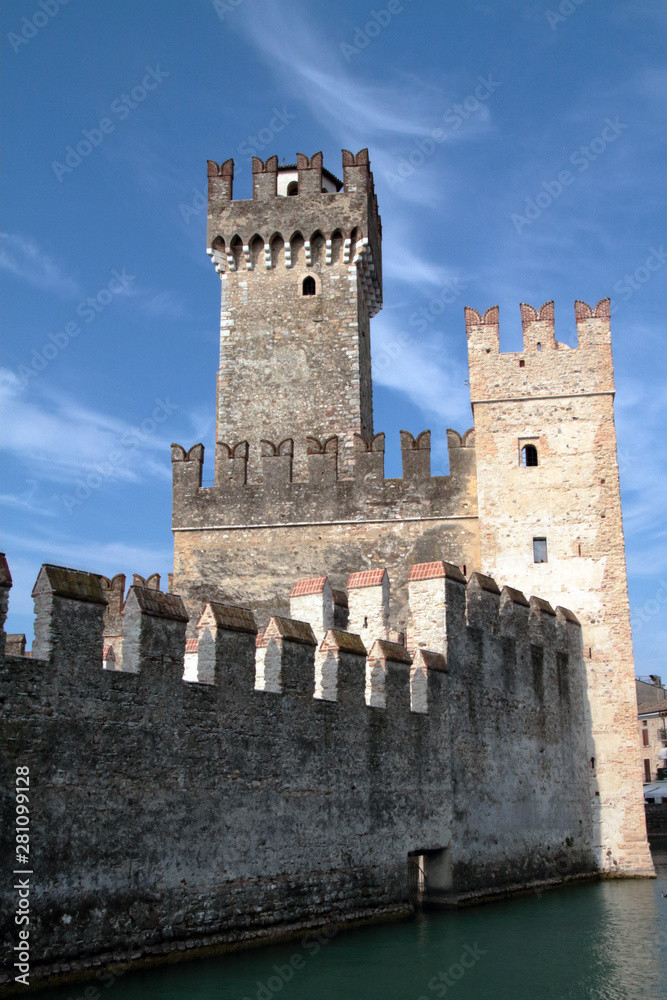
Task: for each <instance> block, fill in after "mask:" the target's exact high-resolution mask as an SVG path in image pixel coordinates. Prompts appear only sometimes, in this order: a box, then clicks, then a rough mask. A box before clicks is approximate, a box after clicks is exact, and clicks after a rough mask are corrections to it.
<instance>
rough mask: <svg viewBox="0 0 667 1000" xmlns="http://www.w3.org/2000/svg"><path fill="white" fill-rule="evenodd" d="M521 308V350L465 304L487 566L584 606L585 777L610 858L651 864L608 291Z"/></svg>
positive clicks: (613, 867)
mask: <svg viewBox="0 0 667 1000" xmlns="http://www.w3.org/2000/svg"><path fill="white" fill-rule="evenodd" d="M575 315H576V323H577V331H578V338H579V344H578V347H576V348H570V347H568V346H566V345H565V344H561V343H559V342H558V341H556V339H555V335H554V308H553V302H547V303H545V305H543V306H542V308H541V309H540V310H539V312H538V311H537V310H535V309H534V308H532V306H529V305H522V306H521V318H522V325H523V351H522V352H520V353H503V354H501V353H500V349H499V339H498V309H497V307H495V308H492V309H488V310H487V311H486V312H485V313H484V315H483V316H480V315H479V313H477V312H476V311H475V310H474V309H466V331H467V336H468V351H469V365H470V392H471V402H472V407H473V413H474V421H475V438H476V451H477V480H478V485H477V489H478V510H479V539H480V557H481V563H482V570H483V572H485V573H489V574H492V575H494V576H495V577H496V578H497V579H500V580H507V581H511V582H512V585H513V586H515V587H520V588H521V589H522V590H524V591H525V593H526V594H540V595H542V596H543V597H546V598H547V599H548V600H549V601H551V603H552V604H553V605H554V606H555V605H556V604H567V605H568V606H569V607H571V608H574V609H575V610H576V613H577V615H578V616H579V617H580V620H581V622H582V626H583V641H584V656H585V663H586V667H587V678H588V703H589V711H590V723H591V724H590V747H589V750H590V752H589V758H590V777H591V795H592V801H593V806H594V817H595V818H596V821H597V823H598V836H597V837H596V841H597V850H598V851H599V862H600V867H601V870H603V871H606V872H608V873H609V874H614V873H616V872H617V873H625V872H632V873H642V872H643V871H646V872H649V873H650V871H651V861H650V855H649V852H648V848H647V843H646V832H645V825H644V810H643V802H642V795H641V786H640V783H639V780H638V775H639V773H640V771H639V751H638V747H637V715H636V704H635V696H634V669H633V656H632V637H631V632H630V614H629V605H628V594H627V579H626V567H625V545H624V539H623V524H622V519H621V501H620V489H619V473H618V463H617V452H616V432H615V427H614V409H613V407H614V371H613V363H612V354H611V334H610V325H609V317H610V303H609V300H608V299H605V300H603V301H601V302H599V303H598V304H597V306H596V307H595V308H594V309H591V308H590V306H588V305H587V304H586V303H584V302H577V303H576V304H575Z"/></svg>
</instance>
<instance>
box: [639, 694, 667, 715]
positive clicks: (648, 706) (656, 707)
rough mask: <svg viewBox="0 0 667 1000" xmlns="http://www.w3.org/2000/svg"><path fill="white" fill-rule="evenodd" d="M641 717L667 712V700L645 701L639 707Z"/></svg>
mask: <svg viewBox="0 0 667 1000" xmlns="http://www.w3.org/2000/svg"><path fill="white" fill-rule="evenodd" d="M637 710H638V714H639V715H652V714H654V713H656V714H657V713H658V712H667V698H663V699H662V701H643V702H642V703H641V704H640V705H638V706H637Z"/></svg>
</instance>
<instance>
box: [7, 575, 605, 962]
mask: <svg viewBox="0 0 667 1000" xmlns="http://www.w3.org/2000/svg"><path fill="white" fill-rule="evenodd" d="M46 569H47V570H48V569H49V568H48V567H47V568H46ZM82 577H86V578H87V579H83V578H77V579H76V580H74V583H75V584H76V586H70V587H69V589H67V595H66V596H64V595H63V594H59V593H58V592H57V590H58V580H56V579H55V578H54V576H53V574H50V573H49V572H45V571H42V573H41V574H40V581H41V583H40V586H39V587H36V588H35V589H36V597H35V603H36V605H37V606H38V612H39V614H40V615H42V617H43V618H47V617H49V616H50V617H51V619H52V622H51V623H49V622H48V621H44V622H43V625H44V629H43V631H44V634H48V635H49V636H50V644H49V646H48V650H46V648H45V659H43V660H35V659H33V660H29V659H28V660H26V659H25V658H18V657H8V658H6V659H3V660H1V661H0V698H1V699H2V703H3V706H4V710H3V714H2V717H1V720H0V727H1V728H0V739H1V740H2V745H3V746H4V747H6V748H7V752H6V754H5V755H3V758H2V762H1V763H0V771H1V773H0V788H1V789H2V792H1V794H2V808H3V813H4V814H5V815H6V814H8V813H9V811H10V810H11V808H12V803H13V799H12V797H11V795H12V787H13V784H14V781H13V775H14V773H15V768H16V766H18V765H21V766H25V765H27V766H29V768H30V781H31V788H32V789H34V792H33V793H32V794H33V795H34V801H33V805H32V807H31V827H30V830H31V862H32V864H33V866H34V870H35V871H36V872H38V873H39V879H38V890H37V891H36V892H35V894H34V896H33V898H32V899H31V920H32V921H33V923H32V924H31V939H30V940H31V953H32V970H31V972H32V979H33V981H35V980H37V979H38V978H39V976H40V975H51V974H57V973H59V972H63V971H64V970H66V969H71V968H75V969H85V968H87V967H92V963H93V962H94V963H95V964H96V965H104V964H107V963H109V962H112V961H113V960H114V957H115V958H116V960H117V957H118V956H121V957H122V958H127V959H128V960H130V959H131V960H140V959H142V958H145V957H150V956H152V957H159V956H162V955H168V954H169V953H170V952H176V951H186V950H187V949H190V948H194V947H195V946H196V947H199V946H202V945H205V944H233V943H239V942H248V941H252V940H272V939H277V938H279V937H280V936H281V935H284V934H286V933H289V932H291V931H294V930H299V929H302V930H303V929H307V928H308V927H312V926H317V925H319V926H322V925H326V924H332V923H333V924H344V923H346V922H348V921H351V920H364V919H371V918H376V917H379V918H383V917H386V916H388V915H390V914H406V913H408V912H410V903H409V896H408V878H407V858H408V854H409V853H410V852H416V853H419V854H422V853H428V854H429V859H430V860H429V861H428V865H427V868H428V874H429V878H430V880H431V881H430V884H431V886H432V888H433V892H434V893H435V895H436V896H437V895H438V894H441V895H442V896H443V898H446V899H447V900H449V901H456V900H464V899H467V898H475V897H476V896H477V895H484V894H485V893H487V894H488V893H489V892H490V893H493V892H496V891H504V890H507V889H508V888H510V887H517V886H525V885H529V884H534V883H542V882H544V881H552V880H554V879H558V878H561V877H563V876H567V877H570V876H575V875H578V874H581V873H586V872H589V873H590V872H591V871H594V870H595V868H596V860H595V858H594V856H593V855H592V853H591V851H590V837H591V812H590V801H589V795H588V775H587V773H586V766H587V765H586V761H585V759H584V758H583V750H582V746H581V744H582V742H583V740H584V738H585V737H584V726H583V719H582V712H583V699H582V691H581V687H582V677H583V667H582V663H581V641H580V630H579V626H578V625H577V624H576V622H573V621H571V619H570V617H568V616H567V615H565V614H563V613H561V612H559V613H558V614H559V616H560V617H555V616H554V615H553V614H550V613H546V612H543V611H542V610H541V609H540V608H539V607H538V606H537V605H535V606H534V609H533V610H531V611H529V609H527V608H524V607H522V608H520V610H521V611H522V612H524V618H522V619H521V621H520V622H519V621H518V620H512V629H513V632H512V636H511V637H510V636H508V637H505V636H503V635H502V634H501V632H502V629H501V627H500V624H499V621H498V616H499V615H500V616H502V611H499V610H498V609H497V608H495V609H494V610H492V611H489V618H488V620H487V621H486V622H478V624H477V625H476V626H475V627H471V626H469V625H468V624H467V623H466V587H465V586H464V584H463V583H461V582H460V581H459V580H457V579H455V578H454V577H453V576H450V577H447V576H443V577H441V578H439V579H438V581H437V582H438V584H439V586H440V587H441V588H443V589H444V612H443V616H444V621H445V622H446V629H447V634H446V635H445V633H444V630H443V632H442V633H441V635H440V637H439V641H438V644H437V648H436V649H434V650H432V651H420V656H421V657H422V663H421V667H420V669H422V671H424V670H425V673H426V678H425V688H426V690H425V694H426V702H427V711H425V710H424V705H422V706H421V707H420V709H419V710H418V711H411V710H410V700H411V667H410V660H411V657H410V656H409V655H408V654H407V652H406V650H405V648H404V647H403V646H401V645H397V644H394V643H391V642H388V641H386V640H383V639H380V640H379V641H377V642H376V643H375V644H374V647H373V649H372V650H371V655H370V656H369V663H370V664H374V665H376V666H381V668H382V673H383V700H384V707H380V706H379V705H378V704H375V705H374V706H372V707H369V706H368V705H366V703H365V697H364V689H365V650H364V646H363V644H362V643H361V642H360V640H359V637H358V636H354V635H351V634H349V633H344V632H341V631H340V630H331V631H330V632H328V633H327V635H326V636H325V639H324V641H323V643H322V644H321V647H320V651H321V652H323V653H327V652H328V653H333V654H334V656H335V659H336V688H335V692H333V691H332V690H330V691H329V692H328V697H327V698H326V699H323V698H315V697H313V695H314V688H315V657H316V655H317V652H318V650H316V644H315V638H314V635H313V631H312V629H311V628H310V625H309V624H308V623H305V622H297V621H292V620H289V619H278V618H274V619H272V620H271V621H270V622H269V625H268V626H267V628H266V629H265V630H264V632H263V634H262V635H261V636H260V637H259V638H260V644H259V645H256V641H255V634H254V623H253V621H252V616H251V615H249V613H248V611H247V610H246V609H239V608H220V607H219V606H216V605H215V604H211V605H210V606H209V607H208V608H207V609H206V611H205V613H204V615H203V616H202V620H201V621H200V622H199V624H200V626H201V628H200V646H201V645H202V644H204V645H205V641H204V640H205V637H206V636H208V637H209V639H208V640H207V641H209V642H210V643H211V645H210V647H209V648H208V649H207V650H205V651H204V655H205V660H206V663H207V664H208V672H209V676H208V677H207V679H206V681H207V682H206V683H197V682H195V683H187V682H185V681H184V680H183V679H182V677H183V672H184V655H185V620H184V619H185V612H184V608H183V605H182V603H181V602H180V599H179V598H178V597H177V596H176V595H173V594H162V593H160V592H157V591H154V590H152V589H148V588H142V587H133V588H131V590H130V592H129V594H128V599H127V603H126V611H125V616H124V628H125V636H124V643H125V647H126V658H125V663H126V669H124V670H122V671H110V670H103V669H102V663H101V656H102V644H103V615H104V605H103V604H101V603H97V601H96V600H90V599H89V598H90V595H97V594H98V593H102V589H101V586H100V587H99V591H98V590H97V588H96V586H95V580H96V579H97V580H98V581H99V578H96V577H94V575H92V574H83V575H82ZM70 582H71V581H70ZM49 587H50V588H51V589H50V590H49ZM63 589H64V588H63ZM474 589H475V588H474V586H471V587H469V588H468V590H469V594H470V595H471V597H474ZM5 593H6V589H5ZM46 598H49V600H50V604H49V605H48V607H47V605H46V604H44V601H45V599H46ZM513 607H516V606H514V605H513ZM478 613H479V612H478ZM532 619H536V620H532ZM214 632H215V636H214V635H213V633H214ZM434 638H436V637H435V635H434ZM538 640H539V642H540V643H542V644H541V645H540V644H538ZM262 642H263V643H265V644H270V643H274V644H275V645H276V647H277V648H278V654H279V663H280V691H281V693H279V694H277V693H271V692H269V691H258V690H256V689H255V676H256V670H257V669H258V666H259V655H258V654H259V653H260V652H261V648H262V646H261V643H262ZM128 651H129V652H128ZM445 658H446V661H447V662H446V669H445V662H444V661H445ZM128 659H129V660H130V663H129V664H128ZM128 666H131V667H132V669H133V670H134V671H136V672H130V671H129V670H128V669H127V667H128ZM422 693H424V692H422ZM334 697H335V700H334ZM527 708H528V710H527ZM480 774H482V775H483V776H484V780H483V781H480V780H479V775H480ZM517 816H519V817H520V823H517ZM13 835H14V831H13V828H11V827H10V826H9V825H7V824H5V826H4V827H3V830H2V835H1V836H2V843H1V848H2V852H3V857H10V856H11V855H12V853H13ZM429 852H430V853H429ZM438 873H440V874H438ZM443 873H446V877H445V875H443ZM12 891H13V890H12V889H11V883H9V882H7V881H5V884H4V885H3V886H2V887H1V889H0V898H1V901H2V904H3V905H2V913H3V915H4V917H3V925H2V938H3V944H4V945H5V948H4V953H5V954H6V955H8V954H10V952H11V946H12V944H13V943H14V932H15V926H14V924H13V920H12V918H11V914H12V911H13V908H14V907H13V905H12V904H13V896H12ZM4 975H5V977H8V976H11V973H10V972H9V969H8V967H5V973H4Z"/></svg>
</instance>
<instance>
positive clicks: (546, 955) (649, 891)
mask: <svg viewBox="0 0 667 1000" xmlns="http://www.w3.org/2000/svg"><path fill="white" fill-rule="evenodd" d="M653 856H654V861H655V864H656V869H657V871H658V878H657V880H655V881H653V880H650V881H644V880H642V881H618V882H593V883H586V884H582V885H572V886H568V887H564V888H562V889H554V890H551V891H549V892H543V893H539V894H531V895H526V896H521V897H515V898H514V899H510V900H504V901H500V902H496V903H492V904H489V905H486V906H478V907H474V908H471V909H467V910H460V911H456V912H447V913H438V914H435V915H434V914H429V915H424V916H420V917H418V918H417V919H416V920H412V921H408V922H405V923H400V924H391V925H388V926H378V927H368V928H359V929H356V930H351V931H348V932H340V933H338V934H335V935H334V936H333V937H332V938H331V939H327V938H326V937H323V936H322V937H321V940H320V941H318V940H316V938H315V936H311V937H310V938H309V939H305V940H304V941H293V942H289V943H287V944H284V945H279V946H274V947H271V948H262V949H256V950H251V951H245V952H237V953H232V954H229V955H222V956H219V957H217V958H212V959H204V960H200V961H192V962H183V963H179V964H177V965H166V966H160V967H157V968H154V969H151V970H146V971H144V972H132V973H126V974H125V975H124V976H121V977H120V978H118V979H116V980H115V981H113V982H110V981H109V978H110V977H108V974H107V975H106V978H105V979H104V980H102V981H99V982H97V983H96V984H95V985H92V984H90V983H88V984H80V985H78V986H71V987H69V988H65V987H62V988H59V989H53V990H46V991H41V992H39V993H32V992H31V993H30V994H29V995H30V996H32V997H34V998H36V1000H37V998H39V1000H67V998H71V1000H78V998H81V1000H83V998H85V1000H101V998H103V1000H106V998H107V997H108V998H109V1000H121V998H122V1000H273V998H274V997H279V998H280V1000H348V998H350V1000H435V998H438V997H448V998H452V1000H667V898H663V895H662V894H663V893H667V841H666V840H663V841H662V843H661V844H660V843H655V844H654V845H653ZM103 975H104V974H103ZM86 991H88V992H86Z"/></svg>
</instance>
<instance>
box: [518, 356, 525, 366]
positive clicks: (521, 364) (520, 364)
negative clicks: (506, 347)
mask: <svg viewBox="0 0 667 1000" xmlns="http://www.w3.org/2000/svg"><path fill="white" fill-rule="evenodd" d="M525 367H526V362H525V361H524V360H523V358H521V361H519V368H525Z"/></svg>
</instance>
